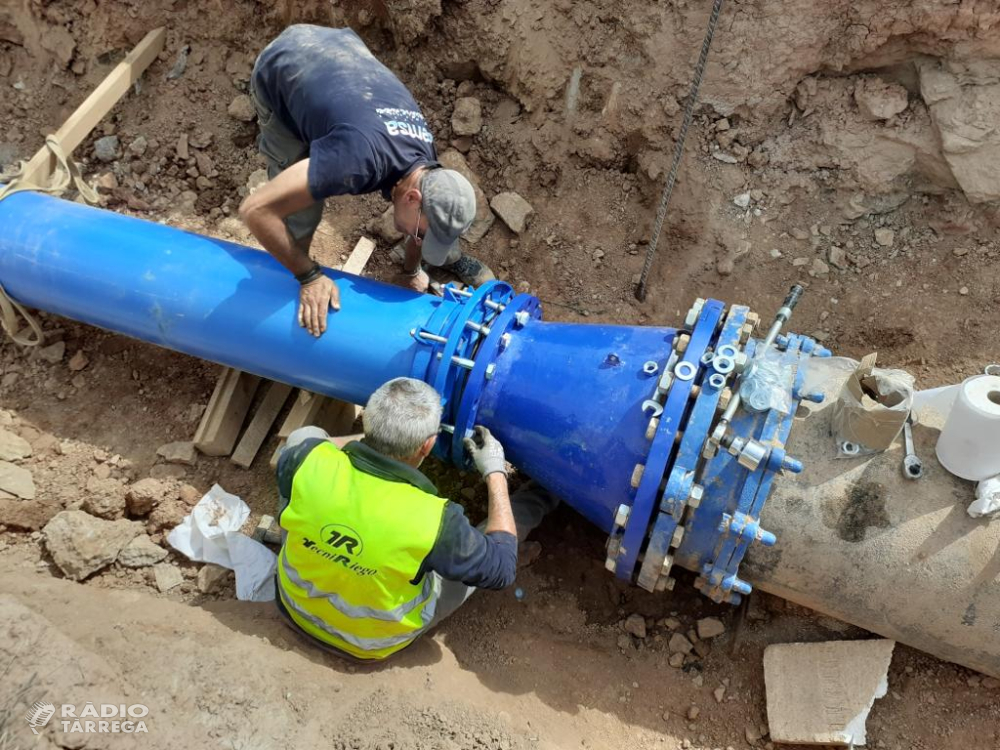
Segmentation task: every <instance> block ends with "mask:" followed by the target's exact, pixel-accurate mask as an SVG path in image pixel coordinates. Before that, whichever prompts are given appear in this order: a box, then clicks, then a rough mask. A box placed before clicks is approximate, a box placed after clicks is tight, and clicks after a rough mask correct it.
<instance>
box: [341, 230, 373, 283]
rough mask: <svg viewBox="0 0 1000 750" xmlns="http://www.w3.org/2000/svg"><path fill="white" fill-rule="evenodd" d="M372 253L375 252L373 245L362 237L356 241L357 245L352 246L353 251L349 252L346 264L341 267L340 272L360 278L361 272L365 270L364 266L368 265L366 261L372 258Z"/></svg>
mask: <svg viewBox="0 0 1000 750" xmlns="http://www.w3.org/2000/svg"><path fill="white" fill-rule="evenodd" d="M373 252H375V243H374V242H372V241H371V240H370V239H368V238H367V237H362V238H361V239H360V240H358V244H357V245H355V246H354V249H353V250H351V254H350V255H349V256H348V258H347V262H345V263H344V265H343V266H341V268H340V270H341V271H343V272H344V273H353V274H354V275H355V276H360V275H361V272H362V271H364V270H365V265H366V264H367V263H368V259H369V258H370V257H372V253H373Z"/></svg>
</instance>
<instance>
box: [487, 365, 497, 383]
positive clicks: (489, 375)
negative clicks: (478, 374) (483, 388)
mask: <svg viewBox="0 0 1000 750" xmlns="http://www.w3.org/2000/svg"><path fill="white" fill-rule="evenodd" d="M496 370H497V366H496V364H494V363H493V362H490V363H489V364H488V365H486V379H487V380H493V373H494V372H496Z"/></svg>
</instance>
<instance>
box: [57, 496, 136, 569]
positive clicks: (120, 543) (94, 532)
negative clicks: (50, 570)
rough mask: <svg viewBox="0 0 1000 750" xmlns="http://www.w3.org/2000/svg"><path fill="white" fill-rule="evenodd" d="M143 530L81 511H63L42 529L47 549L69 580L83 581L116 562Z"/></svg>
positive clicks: (124, 522)
mask: <svg viewBox="0 0 1000 750" xmlns="http://www.w3.org/2000/svg"><path fill="white" fill-rule="evenodd" d="M141 530H142V527H141V526H140V525H139V524H136V523H133V522H132V521H105V520H102V519H100V518H95V517H94V516H92V515H90V514H89V513H84V512H83V511H82V510H64V511H62V512H61V513H59V514H57V515H56V516H55V517H54V518H53V519H52V520H51V521H49V522H48V524H46V526H45V528H44V529H43V532H42V533H43V534H44V537H45V548H46V549H47V550H48V552H49V554H50V555H51V556H52V559H53V561H55V564H56V565H58V566H59V569H60V570H61V571H62V572H63V574H64V575H65V576H66V577H67V578H72V579H73V580H75V581H80V580H83V579H84V578H86V577H87V576H89V575H91V574H92V573H96V572H97V571H98V570H100V569H101V568H104V567H106V566H108V565H110V564H111V563H113V562H114V561H115V559H116V558H117V557H118V554H119V553H120V552H121V551H122V549H123V548H124V547H125V545H126V544H128V543H129V542H131V541H132V540H133V539H135V537H136V536H138V535H139V533H140V531H141Z"/></svg>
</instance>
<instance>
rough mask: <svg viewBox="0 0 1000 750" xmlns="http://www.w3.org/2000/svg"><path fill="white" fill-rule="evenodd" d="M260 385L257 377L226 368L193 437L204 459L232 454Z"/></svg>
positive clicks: (195, 445)
mask: <svg viewBox="0 0 1000 750" xmlns="http://www.w3.org/2000/svg"><path fill="white" fill-rule="evenodd" d="M259 383H260V378H259V377H257V376H256V375H251V374H249V373H246V372H241V371H240V370H234V369H232V368H231V367H227V368H225V370H224V371H223V373H222V376H221V377H220V378H219V380H218V382H217V383H216V384H215V390H214V391H213V392H212V398H210V399H209V401H208V408H207V409H205V414H204V416H202V418H201V424H199V425H198V430H197V431H196V432H195V434H194V447H195V448H197V449H198V450H199V451H201V452H202V453H204V454H205V455H206V456H228V455H229V454H230V453H232V451H233V446H234V445H236V438H238V437H239V435H240V428H241V427H242V426H243V420H245V419H246V416H247V412H248V411H249V410H250V404H251V402H252V401H253V394H254V392H255V391H256V390H257V385H258V384H259Z"/></svg>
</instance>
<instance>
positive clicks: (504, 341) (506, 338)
mask: <svg viewBox="0 0 1000 750" xmlns="http://www.w3.org/2000/svg"><path fill="white" fill-rule="evenodd" d="M508 346H510V334H509V333H505V334H504V335H503V336H501V337H500V351H503V350H504V349H506V348H507V347H508Z"/></svg>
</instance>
